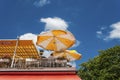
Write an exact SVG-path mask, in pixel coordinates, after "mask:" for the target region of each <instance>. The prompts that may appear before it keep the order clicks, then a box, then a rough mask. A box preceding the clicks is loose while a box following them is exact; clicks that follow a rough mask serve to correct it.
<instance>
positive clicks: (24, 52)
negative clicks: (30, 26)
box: [0, 40, 39, 59]
mask: <svg viewBox="0 0 120 80" xmlns="http://www.w3.org/2000/svg"><path fill="white" fill-rule="evenodd" d="M16 42H17V40H0V58H2V57H4V56H10V57H13V55H14V51H15V47H16ZM15 57H19V58H24V59H25V58H39V53H38V51H37V49H36V47H35V45H34V43H33V41H32V40H18V46H17V49H16V55H15Z"/></svg>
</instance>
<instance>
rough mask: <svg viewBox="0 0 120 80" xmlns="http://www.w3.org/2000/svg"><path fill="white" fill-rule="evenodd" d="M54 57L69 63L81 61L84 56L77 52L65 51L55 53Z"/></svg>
mask: <svg viewBox="0 0 120 80" xmlns="http://www.w3.org/2000/svg"><path fill="white" fill-rule="evenodd" d="M53 56H54V57H56V58H61V57H62V58H65V59H67V60H69V61H74V60H79V59H80V58H81V57H82V56H81V54H80V53H78V52H77V51H76V50H65V51H63V52H54V53H53Z"/></svg>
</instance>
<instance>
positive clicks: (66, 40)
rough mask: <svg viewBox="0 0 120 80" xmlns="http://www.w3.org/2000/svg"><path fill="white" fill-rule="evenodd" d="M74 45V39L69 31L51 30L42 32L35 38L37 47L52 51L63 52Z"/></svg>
mask: <svg viewBox="0 0 120 80" xmlns="http://www.w3.org/2000/svg"><path fill="white" fill-rule="evenodd" d="M74 43H75V38H74V36H73V35H72V33H71V32H69V31H63V30H52V31H47V32H44V33H42V34H40V35H38V37H37V43H36V44H37V45H38V46H40V47H42V48H44V49H46V50H52V51H63V50H66V49H68V48H70V47H71V46H72V45H73V44H74Z"/></svg>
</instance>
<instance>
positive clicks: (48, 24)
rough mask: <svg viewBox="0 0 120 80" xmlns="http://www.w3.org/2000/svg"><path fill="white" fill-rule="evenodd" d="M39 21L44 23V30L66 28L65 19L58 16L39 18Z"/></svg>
mask: <svg viewBox="0 0 120 80" xmlns="http://www.w3.org/2000/svg"><path fill="white" fill-rule="evenodd" d="M40 21H41V22H44V23H45V31H46V30H58V29H60V30H67V28H68V24H67V22H66V21H64V20H63V19H61V18H59V17H54V18H51V17H48V18H41V19H40Z"/></svg>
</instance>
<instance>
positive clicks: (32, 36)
mask: <svg viewBox="0 0 120 80" xmlns="http://www.w3.org/2000/svg"><path fill="white" fill-rule="evenodd" d="M20 40H33V42H34V44H36V41H37V35H36V34H33V33H25V34H23V35H21V36H20Z"/></svg>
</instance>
